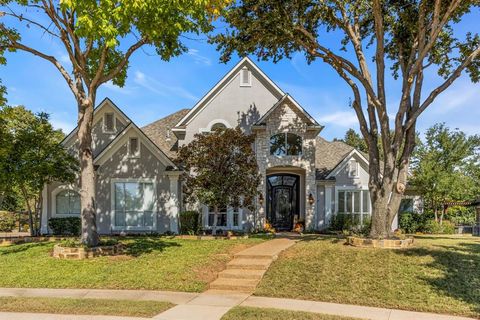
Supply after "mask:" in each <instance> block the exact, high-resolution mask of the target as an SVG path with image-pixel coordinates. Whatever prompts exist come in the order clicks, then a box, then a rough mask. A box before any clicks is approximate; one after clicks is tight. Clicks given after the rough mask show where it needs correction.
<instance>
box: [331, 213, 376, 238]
mask: <svg viewBox="0 0 480 320" xmlns="http://www.w3.org/2000/svg"><path fill="white" fill-rule="evenodd" d="M371 227H372V219H371V218H370V216H368V215H365V216H364V218H363V225H359V224H357V223H355V222H354V221H353V217H352V215H351V214H335V215H333V218H332V222H331V225H330V230H332V231H341V232H342V233H345V234H354V235H360V236H365V237H366V236H368V234H369V233H370V229H371Z"/></svg>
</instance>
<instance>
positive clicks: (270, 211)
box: [267, 173, 300, 230]
mask: <svg viewBox="0 0 480 320" xmlns="http://www.w3.org/2000/svg"><path fill="white" fill-rule="evenodd" d="M299 212H300V176H298V175H296V174H290V173H288V174H287V173H276V174H271V175H268V176H267V220H268V222H270V223H271V224H272V226H273V227H274V228H275V229H277V230H292V228H293V219H294V216H295V215H298V214H299Z"/></svg>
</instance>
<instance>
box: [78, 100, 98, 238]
mask: <svg viewBox="0 0 480 320" xmlns="http://www.w3.org/2000/svg"><path fill="white" fill-rule="evenodd" d="M94 103H95V99H94V98H93V97H90V98H85V99H83V100H81V101H80V102H79V105H78V141H79V159H80V198H81V200H80V203H81V210H82V214H81V218H82V237H81V241H82V243H83V244H85V245H87V246H89V247H94V246H97V245H98V242H99V237H98V233H97V222H96V212H95V170H94V167H93V151H92V124H93V106H94Z"/></svg>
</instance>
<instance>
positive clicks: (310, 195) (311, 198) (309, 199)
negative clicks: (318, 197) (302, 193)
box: [308, 193, 315, 205]
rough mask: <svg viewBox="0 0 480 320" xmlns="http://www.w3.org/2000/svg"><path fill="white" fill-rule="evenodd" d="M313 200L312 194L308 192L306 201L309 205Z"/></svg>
mask: <svg viewBox="0 0 480 320" xmlns="http://www.w3.org/2000/svg"><path fill="white" fill-rule="evenodd" d="M314 202H315V199H314V198H313V195H312V194H311V193H310V194H309V195H308V203H310V205H312V204H313V203H314Z"/></svg>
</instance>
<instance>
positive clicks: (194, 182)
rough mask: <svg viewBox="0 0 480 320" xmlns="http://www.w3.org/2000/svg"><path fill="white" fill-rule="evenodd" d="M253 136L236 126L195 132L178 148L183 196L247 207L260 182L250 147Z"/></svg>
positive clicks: (192, 199) (219, 204)
mask: <svg viewBox="0 0 480 320" xmlns="http://www.w3.org/2000/svg"><path fill="white" fill-rule="evenodd" d="M254 139H255V138H254V136H252V135H245V134H243V133H242V132H241V130H240V129H238V128H237V129H219V130H215V131H214V132H211V133H208V134H197V135H196V136H195V138H194V140H193V141H192V142H190V143H189V144H188V145H187V146H184V147H182V148H181V149H180V151H179V156H178V159H177V161H178V162H179V163H180V164H182V165H183V166H184V169H185V172H187V174H185V176H184V179H185V187H186V189H185V193H186V195H187V199H188V200H189V201H190V202H192V203H195V202H196V201H200V202H201V203H203V204H206V205H209V206H212V207H213V206H219V207H222V206H238V205H240V204H241V203H243V206H245V207H250V206H252V205H253V203H254V198H255V196H256V195H257V193H258V191H257V187H258V185H259V183H260V176H259V173H258V167H257V160H256V158H255V154H254V152H253V149H252V144H253V142H254V141H255V140H254ZM242 200H243V202H242Z"/></svg>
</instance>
